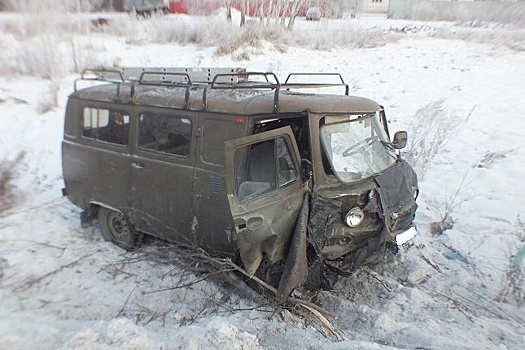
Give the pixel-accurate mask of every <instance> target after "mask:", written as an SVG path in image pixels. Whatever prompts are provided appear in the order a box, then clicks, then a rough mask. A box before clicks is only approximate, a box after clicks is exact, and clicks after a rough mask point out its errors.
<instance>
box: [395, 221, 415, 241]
mask: <svg viewBox="0 0 525 350" xmlns="http://www.w3.org/2000/svg"><path fill="white" fill-rule="evenodd" d="M416 235H417V229H416V227H415V226H412V227H411V228H409V229H408V230H406V231H404V232H401V233H399V234H397V235H396V243H397V245H398V246H399V245H403V244H405V243H407V242H408V241H410V240H411V239H413V238H414V237H416Z"/></svg>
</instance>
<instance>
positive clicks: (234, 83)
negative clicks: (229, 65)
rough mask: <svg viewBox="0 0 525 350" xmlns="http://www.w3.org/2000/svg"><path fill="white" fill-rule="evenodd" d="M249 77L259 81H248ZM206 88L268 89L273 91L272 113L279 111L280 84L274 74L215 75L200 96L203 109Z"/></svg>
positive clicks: (205, 100) (205, 103)
mask: <svg viewBox="0 0 525 350" xmlns="http://www.w3.org/2000/svg"><path fill="white" fill-rule="evenodd" d="M250 77H259V78H260V80H250ZM208 88H210V89H270V90H274V91H275V92H274V97H273V111H274V113H277V112H278V111H279V90H280V88H281V83H280V82H279V78H277V75H275V73H266V72H246V71H244V72H239V73H220V74H216V75H215V77H214V78H213V80H212V82H211V84H210V85H208V86H207V87H206V88H205V89H204V92H203V94H202V105H203V108H204V109H205V110H206V109H207V95H208Z"/></svg>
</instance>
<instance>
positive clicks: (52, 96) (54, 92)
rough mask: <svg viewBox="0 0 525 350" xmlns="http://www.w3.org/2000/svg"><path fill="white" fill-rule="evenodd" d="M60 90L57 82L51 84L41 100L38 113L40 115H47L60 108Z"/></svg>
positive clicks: (53, 81)
mask: <svg viewBox="0 0 525 350" xmlns="http://www.w3.org/2000/svg"><path fill="white" fill-rule="evenodd" d="M59 90H60V83H59V82H58V81H56V80H52V81H51V82H50V83H49V87H48V90H47V92H46V93H45V94H44V95H43V96H42V98H41V99H40V101H39V103H38V106H37V112H38V113H39V114H45V113H47V112H50V111H52V110H53V109H55V108H57V107H58V92H59Z"/></svg>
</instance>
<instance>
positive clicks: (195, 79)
mask: <svg viewBox="0 0 525 350" xmlns="http://www.w3.org/2000/svg"><path fill="white" fill-rule="evenodd" d="M298 77H300V78H301V79H300V80H301V81H298V82H292V81H293V80H298V79H297V78H298ZM305 78H306V80H308V81H307V82H305ZM82 80H88V81H100V82H110V83H115V84H118V85H117V96H119V97H120V85H121V84H122V83H131V90H130V95H131V96H130V97H131V98H132V99H133V98H134V95H135V90H136V89H137V87H138V86H141V85H157V86H164V87H169V88H182V89H185V98H184V105H183V106H182V108H183V109H187V107H188V104H189V100H190V90H192V89H193V88H198V87H201V88H202V108H203V109H204V110H206V109H207V104H208V91H209V90H211V89H216V90H220V89H253V90H259V89H269V90H273V91H274V101H273V110H274V113H276V112H278V111H279V94H280V91H281V89H283V88H284V89H286V90H287V91H289V90H290V89H311V88H327V87H344V94H345V95H346V96H348V95H349V87H348V84H346V83H345V81H344V80H343V77H342V76H341V74H339V73H291V74H289V75H288V77H287V78H286V80H285V82H284V83H281V82H280V81H279V79H278V78H277V75H275V74H274V73H270V72H247V71H246V68H185V67H180V68H179V67H177V68H162V67H126V68H120V67H113V68H95V69H87V70H85V71H84V73H82V75H81V77H80V78H79V79H77V80H76V81H75V91H77V89H78V86H77V83H78V82H79V81H82Z"/></svg>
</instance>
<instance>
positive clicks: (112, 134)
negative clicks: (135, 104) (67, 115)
mask: <svg viewBox="0 0 525 350" xmlns="http://www.w3.org/2000/svg"><path fill="white" fill-rule="evenodd" d="M82 118H83V128H82V136H83V137H86V138H88V139H94V140H98V141H104V142H109V143H114V144H118V145H127V144H128V139H129V115H128V114H126V113H124V112H121V111H116V110H110V109H102V108H92V107H85V108H84V112H83V117H82Z"/></svg>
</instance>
